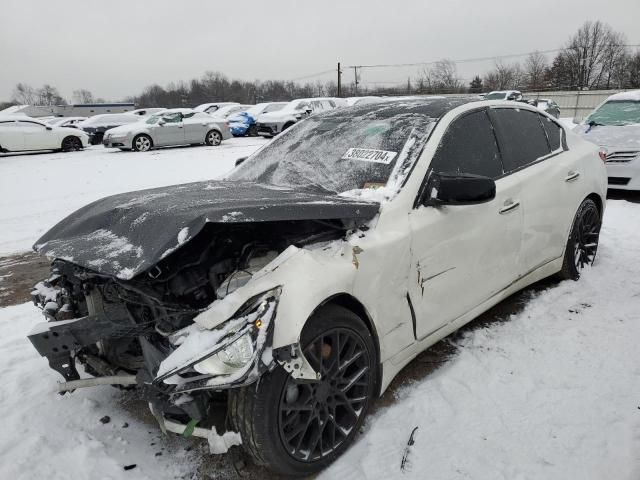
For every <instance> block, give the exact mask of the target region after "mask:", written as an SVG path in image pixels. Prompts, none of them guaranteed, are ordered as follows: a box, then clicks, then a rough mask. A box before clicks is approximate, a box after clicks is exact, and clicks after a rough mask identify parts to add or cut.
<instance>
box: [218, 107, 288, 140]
mask: <svg viewBox="0 0 640 480" xmlns="http://www.w3.org/2000/svg"><path fill="white" fill-rule="evenodd" d="M286 104H287V102H265V103H258V104H257V105H253V106H252V107H250V108H248V109H247V110H243V111H240V112H237V113H234V114H233V115H230V116H229V128H230V129H231V133H232V134H233V136H234V137H244V136H250V137H255V136H257V135H258V126H257V123H256V119H257V118H258V117H259V116H260V115H262V114H263V113H270V112H276V111H278V110H282V108H283V107H284V106H285V105H286Z"/></svg>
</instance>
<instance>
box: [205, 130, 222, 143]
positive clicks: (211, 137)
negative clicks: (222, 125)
mask: <svg viewBox="0 0 640 480" xmlns="http://www.w3.org/2000/svg"><path fill="white" fill-rule="evenodd" d="M204 143H205V144H207V145H208V146H210V147H217V146H218V145H220V144H221V143H222V134H221V133H220V132H219V131H218V130H209V131H208V132H207V136H206V137H205V138H204Z"/></svg>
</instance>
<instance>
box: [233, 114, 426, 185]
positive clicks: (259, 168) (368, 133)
mask: <svg viewBox="0 0 640 480" xmlns="http://www.w3.org/2000/svg"><path fill="white" fill-rule="evenodd" d="M434 124H435V123H434V119H433V118H430V117H429V116H427V115H425V114H421V113H416V112H408V111H406V110H399V109H395V108H391V109H379V110H375V111H371V112H368V113H364V114H360V115H359V116H354V115H353V113H351V114H349V113H347V114H345V113H342V114H339V113H330V114H326V115H320V116H316V117H311V118H309V119H307V120H305V121H303V122H299V123H298V124H297V125H296V126H294V127H292V128H291V129H290V130H289V131H288V132H287V133H286V134H284V135H282V136H280V137H278V138H276V139H275V140H274V141H273V142H271V143H270V144H268V145H267V146H265V147H264V148H263V149H261V150H260V151H258V152H256V154H254V155H253V156H251V157H250V158H249V159H247V161H245V162H244V163H243V164H241V165H240V166H239V167H238V168H237V169H236V170H234V171H233V172H232V173H231V174H230V175H229V177H228V178H229V179H231V180H243V181H252V182H258V183H267V184H272V185H278V186H284V187H293V188H312V189H316V190H324V191H328V192H331V193H344V192H348V191H352V190H360V189H365V188H377V187H383V186H392V185H391V183H389V181H390V180H391V179H394V180H396V179H399V178H401V177H402V178H404V176H406V175H407V174H408V172H409V171H410V166H411V165H412V164H413V162H414V161H415V159H416V158H417V157H418V155H419V153H420V152H421V151H422V148H423V147H424V144H425V143H426V141H427V138H428V135H429V132H430V131H431V129H432V128H433V125H434ZM394 172H399V173H395V174H394ZM399 183H400V182H395V181H394V185H396V184H397V185H399Z"/></svg>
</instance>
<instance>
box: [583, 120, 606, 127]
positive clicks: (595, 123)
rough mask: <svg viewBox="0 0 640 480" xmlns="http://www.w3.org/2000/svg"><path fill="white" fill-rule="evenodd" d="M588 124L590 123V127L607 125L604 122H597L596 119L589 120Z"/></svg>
mask: <svg viewBox="0 0 640 480" xmlns="http://www.w3.org/2000/svg"><path fill="white" fill-rule="evenodd" d="M587 125H589V126H590V127H604V126H605V125H604V123H599V122H596V121H595V120H589V123H588V124H587Z"/></svg>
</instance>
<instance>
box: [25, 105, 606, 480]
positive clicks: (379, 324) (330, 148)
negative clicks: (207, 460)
mask: <svg viewBox="0 0 640 480" xmlns="http://www.w3.org/2000/svg"><path fill="white" fill-rule="evenodd" d="M606 186H607V181H606V172H605V166H604V163H603V162H602V160H601V159H600V158H599V156H598V149H597V147H595V146H594V145H592V144H590V143H589V142H586V141H584V140H582V139H581V138H579V137H578V136H576V135H573V134H571V133H567V132H566V131H565V129H564V128H563V126H562V125H560V124H559V123H558V122H557V121H556V120H555V119H554V118H551V117H550V116H549V115H547V114H545V113H543V112H540V111H539V110H537V109H536V108H534V107H532V106H530V105H526V104H524V103H515V102H506V101H500V102H491V101H474V100H473V99H470V98H446V99H432V100H401V101H397V100H396V101H389V102H384V103H377V104H371V105H365V106H362V107H358V108H344V109H336V110H334V111H332V112H327V113H322V114H319V115H314V116H311V117H310V118H308V119H306V120H304V121H303V122H299V123H298V124H296V125H295V126H293V127H291V129H290V130H288V131H287V132H286V133H285V134H284V135H282V136H280V137H278V138H277V139H275V140H274V141H273V142H270V143H268V144H267V145H265V146H264V148H262V149H260V150H259V151H257V152H256V153H255V154H254V155H252V156H251V157H249V158H248V159H247V160H246V161H245V162H243V163H242V164H241V165H240V166H239V167H238V168H236V169H235V170H233V171H232V172H231V173H230V174H229V175H228V176H227V178H226V179H224V180H218V181H214V180H210V181H206V182H195V183H190V184H185V185H176V186H171V187H162V188H156V189H152V190H146V191H139V192H131V193H127V194H121V195H116V196H113V197H109V198H105V199H102V200H99V201H97V202H94V203H92V204H91V205H88V206H86V207H84V208H82V209H81V210H79V211H78V212H76V213H74V214H72V215H70V216H69V217H68V218H67V219H66V220H63V221H61V222H60V223H58V224H57V225H56V226H55V227H54V228H53V229H52V230H50V231H49V232H48V233H46V234H45V235H44V236H43V237H42V238H41V239H40V240H38V241H37V243H36V247H35V248H36V249H37V250H38V251H39V252H40V253H41V254H45V255H47V256H49V257H50V258H52V259H54V260H55V263H54V267H53V268H54V272H56V275H54V276H52V277H51V278H52V279H53V280H50V282H49V283H47V285H46V286H43V285H42V284H41V285H40V286H37V287H36V290H35V291H34V292H35V293H34V297H35V300H36V303H37V304H38V305H40V306H41V307H42V308H43V310H44V314H45V317H46V318H48V319H49V320H50V321H49V322H48V323H46V324H44V325H38V326H36V327H35V328H34V330H33V332H32V334H31V335H30V336H29V338H30V340H31V342H32V343H33V345H34V347H35V348H36V349H37V350H38V351H39V352H40V353H41V354H42V355H44V356H46V357H47V358H48V359H49V365H50V366H51V367H52V368H54V369H56V370H57V371H58V372H59V373H60V374H61V375H62V376H63V377H64V378H65V380H67V384H64V385H62V386H61V387H60V388H61V389H62V390H70V389H74V388H78V387H79V386H89V385H100V384H106V383H114V384H128V385H130V384H134V383H136V384H138V385H139V386H140V387H141V390H142V392H143V395H145V396H146V399H147V400H148V401H149V404H150V407H151V409H152V412H153V414H154V416H155V417H156V419H158V421H159V422H160V424H161V428H162V429H163V430H168V431H173V432H177V433H183V432H185V431H186V430H185V429H188V430H190V431H191V433H192V434H193V435H195V436H203V437H208V438H209V439H211V438H212V436H213V438H215V439H219V438H220V437H218V435H222V432H221V431H220V430H218V431H217V434H216V432H215V431H213V433H212V430H211V427H210V426H211V425H212V424H213V421H214V419H215V418H216V415H219V417H220V418H223V417H224V418H226V419H227V428H229V429H231V430H233V432H226V433H224V441H222V440H219V442H222V444H223V445H222V446H221V447H220V450H219V451H221V450H223V448H222V447H224V445H225V444H226V445H227V446H229V445H231V444H238V443H240V439H241V443H242V448H244V449H245V450H246V451H247V453H248V454H249V456H250V457H251V458H253V459H254V460H255V461H256V462H258V463H259V464H261V465H264V466H266V467H268V468H270V469H271V470H273V471H275V472H277V473H279V474H285V475H290V476H295V477H296V478H301V477H306V476H307V475H311V474H314V473H317V472H318V471H319V470H321V469H322V468H324V467H326V466H327V465H329V464H330V463H331V462H332V461H333V460H335V459H336V458H337V457H338V456H339V455H340V454H341V453H343V452H344V451H345V449H346V448H348V446H349V445H350V444H351V442H352V441H353V440H354V439H356V438H357V437H358V434H359V432H360V429H361V427H362V425H363V422H364V419H365V416H366V414H367V412H368V411H369V409H370V407H371V405H372V403H373V401H374V399H375V397H377V396H379V395H381V394H382V393H383V392H384V391H385V389H386V388H387V387H388V386H389V383H390V382H391V380H393V378H394V377H395V376H396V375H397V374H398V372H399V371H400V370H401V369H402V368H403V367H404V366H405V365H406V364H407V363H409V362H410V361H411V360H412V359H413V358H415V357H416V355H418V354H419V353H420V352H421V351H423V350H424V349H426V348H428V347H429V346H431V345H433V344H434V343H435V342H437V341H439V340H440V339H442V338H443V337H445V336H446V335H448V334H450V333H452V332H454V331H455V330H456V329H458V328H460V327H461V326H462V325H464V324H465V323H467V322H469V321H470V320H472V319H473V318H475V317H476V316H478V315H479V314H481V313H482V312H484V311H486V310H487V309H489V308H491V307H492V306H493V305H495V304H496V303H498V302H500V301H501V300H503V299H504V298H506V297H508V296H509V295H511V294H513V293H514V292H516V291H518V290H520V289H522V288H524V287H526V286H527V285H529V284H531V283H533V282H536V281H538V280H540V279H542V278H545V277H548V276H549V275H553V274H559V275H560V276H561V277H562V278H565V279H574V280H577V279H578V278H579V276H580V273H581V271H582V269H583V268H584V267H585V266H587V265H590V264H591V263H592V262H593V260H594V258H595V255H596V249H597V246H598V238H599V232H600V225H601V221H602V216H603V214H604V208H605V199H606ZM123 243H124V244H125V245H126V248H121V246H122V244H123ZM105 251H107V252H109V255H107V256H105ZM56 292H57V293H56ZM52 298H55V299H56V302H53V301H52V300H51V299H52ZM72 319H73V320H72ZM58 320H65V321H64V322H59V321H58ZM132 322H135V323H134V325H133V326H132V324H131V323H132ZM125 326H126V329H125ZM85 332H90V334H85ZM123 332H124V333H123ZM96 343H99V344H100V345H107V346H108V348H105V349H104V350H100V351H101V352H102V351H104V352H105V353H104V355H103V356H101V357H100V361H101V362H102V363H101V365H105V366H104V367H101V368H102V370H101V371H99V372H96V373H97V374H100V375H101V378H98V379H89V380H84V379H83V380H80V375H79V372H77V371H76V370H75V368H76V367H75V363H74V361H73V360H77V361H78V362H85V363H86V362H90V361H91V355H94V354H93V353H92V352H96V351H98V349H97V348H96V347H95V344H96ZM61 345H62V347H63V349H62V350H60V347H61ZM133 345H135V346H136V348H135V349H134V348H133V347H131V346H133ZM129 347H131V348H130V349H128V348H129ZM119 352H125V353H123V354H120V353H119ZM84 359H89V360H84ZM43 365H44V362H43ZM89 365H91V364H89ZM121 365H122V366H121ZM90 368H93V367H90ZM119 369H125V370H128V372H129V373H128V375H120V374H118V375H117V376H113V373H111V372H114V371H116V372H120V371H122V370H119ZM91 371H92V372H95V370H91ZM103 372H104V373H103ZM445 375H446V373H445ZM78 380H79V381H78ZM62 400H64V398H63V399H62ZM426 401H428V399H426ZM70 408H72V406H70ZM373 421H375V420H373ZM195 423H198V426H197V427H196V428H193V427H194V424H195ZM188 426H189V427H188ZM238 434H239V435H238ZM227 440H229V443H225V442H226V441H227ZM428 448H429V446H428V445H425V446H424V449H427V450H428Z"/></svg>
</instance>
